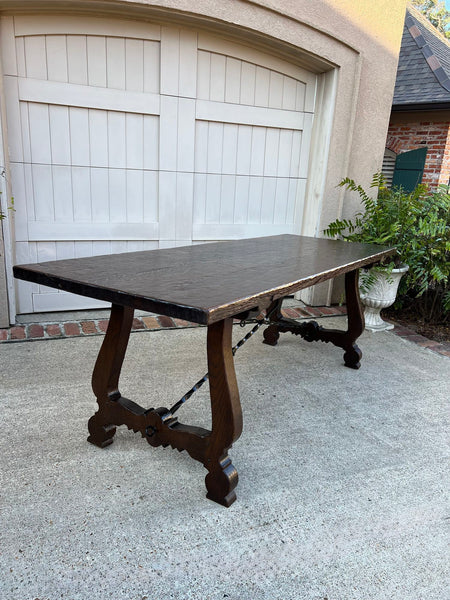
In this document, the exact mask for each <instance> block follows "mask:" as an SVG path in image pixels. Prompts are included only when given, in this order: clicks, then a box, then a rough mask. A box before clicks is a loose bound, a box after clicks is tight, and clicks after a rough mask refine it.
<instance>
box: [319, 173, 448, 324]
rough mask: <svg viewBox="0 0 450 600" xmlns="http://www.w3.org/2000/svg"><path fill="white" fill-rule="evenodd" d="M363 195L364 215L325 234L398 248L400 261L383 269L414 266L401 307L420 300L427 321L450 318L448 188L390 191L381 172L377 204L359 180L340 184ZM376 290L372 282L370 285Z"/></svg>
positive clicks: (336, 224)
mask: <svg viewBox="0 0 450 600" xmlns="http://www.w3.org/2000/svg"><path fill="white" fill-rule="evenodd" d="M339 185H340V186H342V187H345V188H346V189H347V190H350V191H354V192H356V193H358V194H359V196H360V199H361V203H362V205H363V208H364V210H363V211H361V212H358V213H357V214H356V215H355V217H354V219H353V220H348V219H336V220H335V221H333V222H332V223H330V225H329V226H328V227H327V229H325V230H324V233H325V235H327V236H329V237H336V236H338V237H340V238H341V239H344V240H348V241H351V242H363V243H371V244H381V245H385V246H395V247H396V249H397V256H396V257H395V258H394V260H393V261H391V262H389V263H388V264H384V265H382V266H381V268H382V269H384V270H387V271H388V272H389V271H390V270H392V268H394V267H396V266H399V265H400V264H401V263H404V264H407V265H408V266H409V271H408V273H407V274H406V275H405V276H404V277H403V278H402V281H401V284H400V288H399V300H398V302H397V306H400V305H401V304H402V303H404V302H406V301H407V300H408V299H411V298H415V299H420V300H418V301H417V302H416V303H415V304H416V308H417V311H418V312H419V313H420V314H421V316H424V317H425V318H426V319H427V320H429V321H433V320H437V319H442V318H448V317H449V314H450V194H449V187H448V186H440V187H439V188H438V189H437V190H436V191H435V192H429V191H428V189H427V187H426V186H424V185H419V186H417V187H416V189H415V190H413V191H412V192H410V193H405V192H404V191H403V190H402V189H401V188H394V189H388V188H387V187H386V186H385V179H384V177H383V175H382V174H381V173H377V174H375V175H374V177H373V180H372V183H371V186H370V187H371V188H376V189H377V197H376V199H373V198H371V197H370V196H369V195H368V193H367V192H366V191H365V190H364V189H363V188H362V187H361V186H360V185H357V184H356V183H355V182H354V180H353V179H348V178H347V179H344V180H343V181H341V183H340V184H339ZM366 285H369V286H370V281H369V282H368V283H367V284H366Z"/></svg>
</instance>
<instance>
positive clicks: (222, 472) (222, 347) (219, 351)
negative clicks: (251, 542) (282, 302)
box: [204, 318, 242, 506]
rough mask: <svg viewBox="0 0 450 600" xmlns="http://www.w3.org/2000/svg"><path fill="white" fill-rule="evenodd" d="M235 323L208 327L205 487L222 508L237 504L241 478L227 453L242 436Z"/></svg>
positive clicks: (223, 323)
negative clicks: (208, 410) (209, 422)
mask: <svg viewBox="0 0 450 600" xmlns="http://www.w3.org/2000/svg"><path fill="white" fill-rule="evenodd" d="M232 326H233V319H231V318H229V319H225V320H223V321H219V322H218V323H214V324H213V325H210V326H209V327H208V368H209V389H210V396H211V417H212V428H211V429H212V430H211V436H210V438H209V443H208V447H207V450H206V454H205V463H204V464H205V467H206V468H207V469H208V471H209V473H208V474H207V476H206V479H205V483H206V488H207V490H208V493H207V498H209V499H210V500H214V501H215V502H218V503H219V504H222V505H223V506H230V504H232V503H233V502H234V501H235V500H236V493H235V491H234V489H235V487H236V485H237V483H238V474H237V471H236V469H235V468H234V466H233V464H232V463H231V460H230V458H229V457H228V450H229V449H230V447H231V445H232V444H233V442H234V441H236V440H237V439H238V438H239V436H240V435H241V433H242V410H241V403H240V400H239V390H238V386H237V380H236V374H235V371H234V360H233V353H232V339H231V335H232Z"/></svg>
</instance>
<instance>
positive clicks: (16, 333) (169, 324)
mask: <svg viewBox="0 0 450 600" xmlns="http://www.w3.org/2000/svg"><path fill="white" fill-rule="evenodd" d="M281 312H282V314H283V315H284V316H285V317H289V318H291V319H310V318H311V317H313V318H320V317H333V316H341V315H345V314H347V309H346V307H345V306H320V307H313V306H305V307H301V308H299V307H297V308H283V310H282V311H281ZM108 322H109V321H108V319H89V320H86V321H67V322H61V323H54V322H53V323H29V324H26V325H14V326H13V327H10V328H9V329H0V343H8V342H10V343H15V342H28V341H38V340H47V339H62V338H71V337H89V336H93V335H104V334H105V332H106V329H107V327H108ZM236 322H237V320H236ZM188 327H202V325H199V324H198V323H191V322H190V321H184V320H183V319H175V318H172V317H165V316H162V315H160V316H148V317H135V318H134V319H133V327H132V330H131V331H132V332H133V331H146V330H147V331H149V330H150V331H156V330H161V329H184V328H188ZM392 331H393V333H394V334H395V335H398V336H399V337H402V338H404V339H406V340H408V341H410V342H413V343H415V344H417V345H418V346H422V347H423V348H428V349H429V350H432V351H433V352H436V353H437V354H441V355H442V356H448V357H450V345H448V344H441V343H440V342H436V341H433V340H429V339H428V338H426V337H424V336H423V335H419V334H417V333H416V332H415V331H413V330H412V329H408V328H407V327H404V326H403V325H397V324H395V326H394V329H393V330H392Z"/></svg>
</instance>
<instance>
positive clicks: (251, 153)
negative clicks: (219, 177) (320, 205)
mask: <svg viewBox="0 0 450 600" xmlns="http://www.w3.org/2000/svg"><path fill="white" fill-rule="evenodd" d="M302 144H303V132H302V131H298V130H292V129H290V130H289V129H276V128H270V127H252V126H247V125H236V124H229V123H216V122H207V121H197V123H196V147H195V171H196V172H206V173H218V174H219V173H226V174H239V175H258V176H261V177H263V176H275V177H280V176H281V177H298V176H300V175H302V176H304V175H303V174H301V170H302V168H303V163H302V162H301V156H302V154H301V147H302ZM306 154H307V152H306Z"/></svg>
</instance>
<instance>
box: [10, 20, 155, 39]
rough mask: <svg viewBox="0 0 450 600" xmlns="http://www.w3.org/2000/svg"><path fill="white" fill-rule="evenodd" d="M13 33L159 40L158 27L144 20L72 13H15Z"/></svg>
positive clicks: (18, 34)
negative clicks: (73, 14) (75, 14)
mask: <svg viewBox="0 0 450 600" xmlns="http://www.w3.org/2000/svg"><path fill="white" fill-rule="evenodd" d="M14 26H15V33H16V37H18V36H22V35H52V34H53V35H55V34H69V35H70V34H75V35H105V36H108V37H128V38H135V39H139V40H160V39H161V27H160V26H159V25H154V24H152V23H148V22H147V21H142V20H141V21H131V20H125V19H114V18H112V19H108V18H106V17H85V16H72V15H47V14H46V15H37V14H34V15H18V16H16V17H14Z"/></svg>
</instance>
